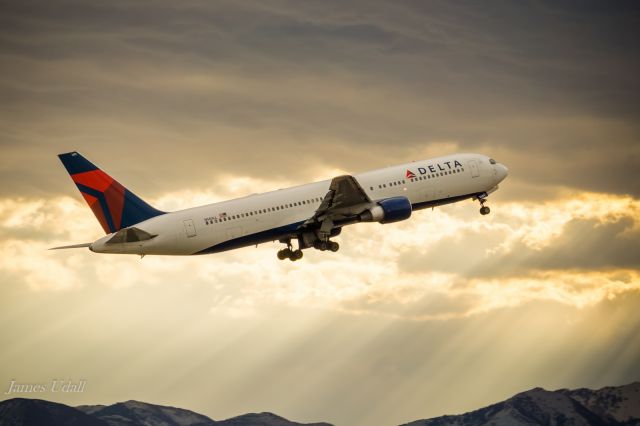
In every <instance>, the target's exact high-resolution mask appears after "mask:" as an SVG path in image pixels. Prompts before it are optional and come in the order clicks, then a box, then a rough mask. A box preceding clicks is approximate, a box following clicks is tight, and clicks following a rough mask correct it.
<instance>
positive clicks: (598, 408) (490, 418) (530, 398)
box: [405, 382, 640, 426]
mask: <svg viewBox="0 0 640 426" xmlns="http://www.w3.org/2000/svg"><path fill="white" fill-rule="evenodd" d="M489 425H491V426H530V425H545V426H563V425H573V426H608V425H612V426H613V425H628V426H631V425H640V383H639V382H636V383H632V384H630V385H626V386H619V387H607V388H603V389H599V390H596V391H594V390H589V389H577V390H567V389H561V390H558V391H547V390H544V389H542V388H535V389H532V390H529V391H526V392H522V393H519V394H517V395H515V396H514V397H512V398H509V399H507V400H506V401H503V402H499V403H497V404H493V405H490V406H488V407H485V408H481V409H479V410H475V411H472V412H469V413H465V414H460V415H449V416H442V417H436V418H432V419H425V420H417V421H414V422H411V423H407V424H406V425H405V426H489Z"/></svg>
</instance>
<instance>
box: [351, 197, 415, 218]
mask: <svg viewBox="0 0 640 426" xmlns="http://www.w3.org/2000/svg"><path fill="white" fill-rule="evenodd" d="M410 217H411V202H410V201H409V199H408V198H407V197H392V198H386V199H384V200H380V201H377V202H376V205H375V206H373V207H372V208H370V209H369V210H366V211H365V212H363V213H361V214H360V221H361V222H380V223H393V222H399V221H401V220H406V219H409V218H410Z"/></svg>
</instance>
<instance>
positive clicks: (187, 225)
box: [183, 219, 196, 238]
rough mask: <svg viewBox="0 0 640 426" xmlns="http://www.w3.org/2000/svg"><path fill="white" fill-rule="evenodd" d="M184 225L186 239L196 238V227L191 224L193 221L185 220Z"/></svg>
mask: <svg viewBox="0 0 640 426" xmlns="http://www.w3.org/2000/svg"><path fill="white" fill-rule="evenodd" d="M183 223H184V232H185V234H187V238H191V237H195V236H196V226H195V224H194V223H193V219H187V220H185V221H183Z"/></svg>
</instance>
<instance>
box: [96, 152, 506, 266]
mask: <svg viewBox="0 0 640 426" xmlns="http://www.w3.org/2000/svg"><path fill="white" fill-rule="evenodd" d="M506 174H507V169H506V168H505V167H504V166H503V165H501V164H499V163H495V162H493V160H491V161H490V159H489V157H486V156H484V155H479V154H455V155H449V156H443V157H437V158H433V159H430V160H424V161H414V162H411V163H406V164H401V165H398V166H392V167H387V168H383V169H378V170H374V171H369V172H364V173H360V174H355V175H353V177H354V178H355V179H356V180H357V181H358V183H359V184H360V186H361V187H362V189H363V190H364V191H365V192H366V194H367V195H368V196H369V198H370V199H371V200H373V201H376V200H383V199H387V198H390V197H397V196H403V197H406V198H407V199H408V200H409V201H410V202H411V205H412V208H413V210H418V209H421V208H426V207H432V206H437V205H442V204H448V203H452V202H455V201H460V200H463V199H468V198H473V197H478V196H483V195H484V196H486V194H488V193H489V192H492V191H493V190H495V189H496V187H497V185H498V183H499V182H500V181H502V180H503V179H504V178H505V177H506ZM412 176H414V177H412ZM330 183H331V180H324V181H321V182H315V183H310V184H306V185H300V186H295V187H292V188H287V189H280V190H277V191H271V192H266V193H262V194H254V195H250V196H247V197H243V198H238V199H234V200H229V201H223V202H218V203H213V204H208V205H205V206H200V207H194V208H190V209H186V210H180V211H176V212H171V213H167V214H163V215H160V216H157V217H154V218H151V219H149V220H146V221H144V222H140V223H138V224H136V225H135V227H136V228H138V229H141V230H143V231H145V232H147V233H149V234H151V235H155V237H154V238H151V239H148V240H146V241H138V242H130V243H117V244H113V243H107V241H108V240H109V239H110V238H111V237H112V236H113V234H109V235H107V236H105V237H103V238H101V239H99V240H97V241H95V242H94V243H92V244H91V247H90V249H91V250H92V251H94V252H100V253H132V254H144V255H147V254H158V255H192V254H201V253H214V252H219V251H225V250H230V249H233V248H239V247H246V246H251V245H256V244H260V243H264V242H268V241H274V240H278V239H281V238H286V237H287V236H290V235H292V234H295V229H296V228H297V227H298V226H299V225H300V224H302V223H304V222H305V221H306V220H307V219H309V218H310V217H312V216H313V215H314V213H315V211H316V210H317V209H318V207H319V206H320V204H321V202H322V200H323V198H324V197H325V195H326V194H327V191H328V190H329V185H330ZM352 223H353V222H352Z"/></svg>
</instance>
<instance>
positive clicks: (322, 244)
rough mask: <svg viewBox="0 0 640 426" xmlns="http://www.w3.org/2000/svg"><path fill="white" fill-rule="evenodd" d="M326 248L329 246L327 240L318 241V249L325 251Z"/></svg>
mask: <svg viewBox="0 0 640 426" xmlns="http://www.w3.org/2000/svg"><path fill="white" fill-rule="evenodd" d="M328 248H329V242H328V241H320V242H319V243H318V250H320V251H326V250H327V249H328Z"/></svg>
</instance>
